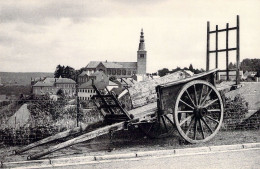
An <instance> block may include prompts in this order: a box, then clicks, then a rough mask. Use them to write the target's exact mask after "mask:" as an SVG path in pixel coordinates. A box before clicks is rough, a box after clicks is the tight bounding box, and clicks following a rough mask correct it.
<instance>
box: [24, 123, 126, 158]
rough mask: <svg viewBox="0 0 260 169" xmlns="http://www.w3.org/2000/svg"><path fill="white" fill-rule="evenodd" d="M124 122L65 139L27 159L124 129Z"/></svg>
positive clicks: (39, 156)
mask: <svg viewBox="0 0 260 169" xmlns="http://www.w3.org/2000/svg"><path fill="white" fill-rule="evenodd" d="M124 123H125V122H120V123H115V124H113V125H109V126H105V127H102V128H99V129H96V130H94V131H92V132H89V133H86V134H83V135H81V136H78V137H76V138H73V139H71V140H68V141H65V142H63V143H60V144H57V145H55V146H52V147H50V148H47V149H45V150H43V151H41V152H39V153H36V154H33V155H29V156H28V157H27V159H28V160H35V159H39V158H41V157H43V156H45V155H47V154H50V153H52V152H55V151H57V150H60V149H62V148H65V147H68V146H71V145H74V144H77V143H81V142H84V141H88V140H91V139H93V138H96V137H98V136H101V135H105V134H108V133H109V132H111V131H119V130H123V129H124Z"/></svg>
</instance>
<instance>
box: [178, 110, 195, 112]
mask: <svg viewBox="0 0 260 169" xmlns="http://www.w3.org/2000/svg"><path fill="white" fill-rule="evenodd" d="M178 113H193V110H180V111H178Z"/></svg>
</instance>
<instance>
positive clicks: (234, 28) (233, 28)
mask: <svg viewBox="0 0 260 169" xmlns="http://www.w3.org/2000/svg"><path fill="white" fill-rule="evenodd" d="M236 29H237V27H232V28H228V30H229V31H231V30H236ZM224 31H227V29H219V30H218V32H224ZM216 32H217V31H216V30H214V31H209V33H216Z"/></svg>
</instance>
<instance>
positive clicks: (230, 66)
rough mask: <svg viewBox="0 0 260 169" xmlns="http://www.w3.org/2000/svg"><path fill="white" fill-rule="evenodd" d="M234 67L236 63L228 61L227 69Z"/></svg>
mask: <svg viewBox="0 0 260 169" xmlns="http://www.w3.org/2000/svg"><path fill="white" fill-rule="evenodd" d="M236 67H237V66H236V64H235V63H234V64H233V63H232V62H230V63H229V65H228V69H236Z"/></svg>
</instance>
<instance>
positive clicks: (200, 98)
mask: <svg viewBox="0 0 260 169" xmlns="http://www.w3.org/2000/svg"><path fill="white" fill-rule="evenodd" d="M203 89H204V85H202V89H201V92H200V97H199V104H198V105H201V100H202V96H203V95H202V94H203Z"/></svg>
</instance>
